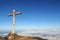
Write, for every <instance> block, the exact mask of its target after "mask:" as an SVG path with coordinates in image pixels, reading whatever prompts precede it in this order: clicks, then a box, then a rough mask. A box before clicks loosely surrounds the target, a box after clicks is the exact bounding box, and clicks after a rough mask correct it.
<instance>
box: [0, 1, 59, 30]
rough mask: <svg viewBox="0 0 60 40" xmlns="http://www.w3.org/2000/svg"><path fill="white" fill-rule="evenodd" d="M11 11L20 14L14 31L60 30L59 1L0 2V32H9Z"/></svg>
mask: <svg viewBox="0 0 60 40" xmlns="http://www.w3.org/2000/svg"><path fill="white" fill-rule="evenodd" d="M13 9H16V11H21V12H22V15H17V16H16V25H15V29H16V30H20V29H28V30H45V29H50V30H51V29H57V28H59V29H60V0H0V30H11V27H12V17H9V16H8V14H10V13H12V10H13Z"/></svg>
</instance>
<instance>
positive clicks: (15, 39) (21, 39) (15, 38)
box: [0, 34, 47, 40]
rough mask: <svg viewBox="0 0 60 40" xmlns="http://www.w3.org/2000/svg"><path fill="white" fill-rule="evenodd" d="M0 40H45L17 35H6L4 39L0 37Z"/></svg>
mask: <svg viewBox="0 0 60 40" xmlns="http://www.w3.org/2000/svg"><path fill="white" fill-rule="evenodd" d="M0 40H47V39H43V38H40V37H25V36H19V35H17V34H8V35H7V36H6V37H4V38H3V37H0Z"/></svg>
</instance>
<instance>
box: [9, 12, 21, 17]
mask: <svg viewBox="0 0 60 40" xmlns="http://www.w3.org/2000/svg"><path fill="white" fill-rule="evenodd" d="M14 14H15V15H19V14H22V12H16V13H14ZM8 16H13V14H8Z"/></svg>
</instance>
